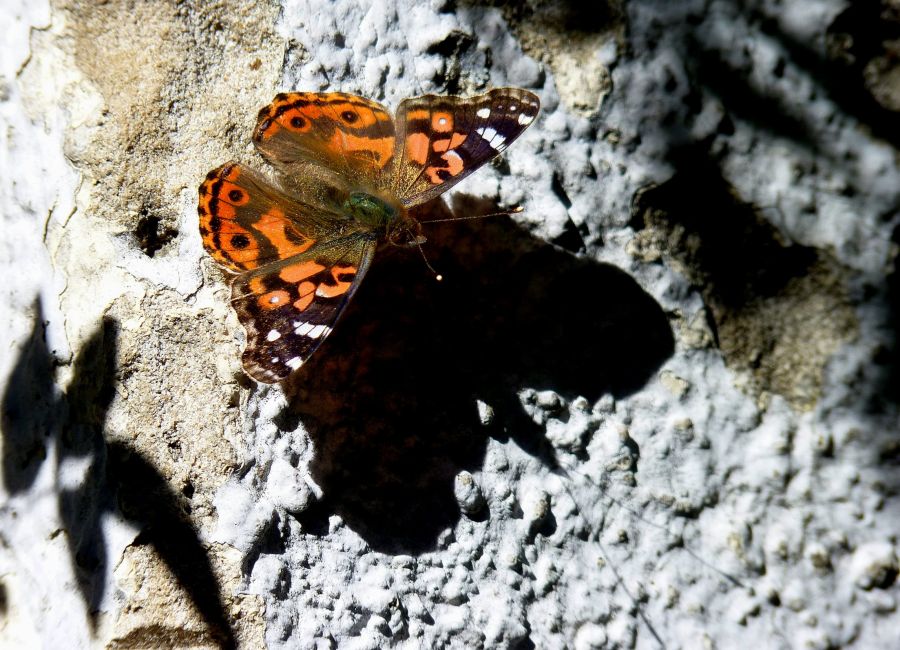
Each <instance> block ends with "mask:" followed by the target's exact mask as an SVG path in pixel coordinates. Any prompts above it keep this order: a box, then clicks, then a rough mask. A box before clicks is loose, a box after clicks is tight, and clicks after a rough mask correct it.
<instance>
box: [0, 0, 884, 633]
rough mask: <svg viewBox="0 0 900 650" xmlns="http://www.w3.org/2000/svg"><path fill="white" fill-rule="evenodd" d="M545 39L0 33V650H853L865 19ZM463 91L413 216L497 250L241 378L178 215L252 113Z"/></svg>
mask: <svg viewBox="0 0 900 650" xmlns="http://www.w3.org/2000/svg"><path fill="white" fill-rule="evenodd" d="M579 7H580V5H579V4H578V3H551V2H542V1H539V0H521V1H517V2H512V1H499V0H498V1H496V2H491V3H474V2H455V3H454V2H441V1H440V0H438V1H435V2H430V3H420V2H413V1H412V0H391V1H388V0H383V1H380V2H360V1H358V0H335V1H334V2H327V3H326V2H319V1H317V0H284V1H283V2H282V3H281V4H280V5H279V4H278V3H276V2H274V1H273V2H260V3H226V2H221V3H209V2H186V3H185V2H174V1H173V2H157V3H140V2H137V3H133V2H125V1H119V0H110V1H108V2H105V3H93V2H77V1H75V0H70V1H62V0H60V1H57V2H51V3H50V4H49V5H42V4H40V3H32V2H16V3H12V4H11V8H10V9H9V10H5V11H4V12H0V31H2V33H3V34H4V35H5V38H6V40H5V41H4V42H3V43H2V45H0V53H2V56H0V66H2V69H0V169H2V171H3V174H2V175H0V219H2V225H3V233H4V237H3V244H2V247H0V262H2V269H3V271H4V272H5V277H6V278H7V283H6V287H7V290H6V291H5V292H4V293H3V297H2V300H0V306H2V310H3V312H2V313H3V320H2V322H3V323H4V324H5V325H6V327H7V336H6V341H7V344H6V345H5V346H4V348H3V354H2V355H0V377H2V378H3V382H2V386H3V390H2V397H0V399H2V416H3V419H2V432H3V435H2V479H3V484H2V492H0V494H2V501H0V542H2V543H0V646H2V647H11V648H12V647H16V648H19V647H40V646H44V647H114V648H133V647H220V646H233V645H236V646H238V647H246V648H257V647H261V646H262V645H267V646H269V647H273V648H280V647H283V648H297V647H300V648H307V647H310V648H311V647H341V648H375V647H385V646H396V647H408V648H415V647H460V648H462V647H466V648H470V647H492V648H494V647H500V648H514V647H539V648H563V647H575V648H603V647H610V648H615V647H625V648H631V647H638V648H657V647H666V648H679V647H684V648H695V647H713V648H729V647H740V646H742V645H745V644H746V641H747V639H753V640H754V641H755V642H756V643H757V644H758V645H760V646H762V647H785V648H789V647H811V648H834V647H859V648H879V647H884V648H892V647H895V646H896V644H897V630H898V629H900V615H898V612H897V599H898V595H900V594H898V590H900V587H898V581H897V575H898V570H900V563H898V553H897V524H896V522H897V521H898V515H900V512H898V499H897V490H898V487H900V484H898V478H897V474H896V465H897V459H898V449H900V446H898V444H897V442H896V440H897V435H898V428H900V427H898V415H900V408H898V401H900V370H898V369H900V348H898V345H897V340H896V339H897V322H898V314H900V307H898V305H900V273H898V268H897V265H898V262H897V249H898V243H900V234H898V233H900V202H898V198H900V165H898V147H900V135H898V134H900V129H898V119H900V118H898V112H897V111H898V100H897V97H898V96H900V85H898V79H900V72H898V70H900V68H898V65H897V56H896V52H897V43H898V42H900V18H898V8H897V4H896V2H893V1H891V0H882V2H880V3H879V2H857V3H851V2H844V1H841V0H783V1H781V2H776V1H775V0H754V1H753V2H736V1H734V0H688V1H685V2H666V1H663V0H659V1H653V0H629V1H627V2H626V1H622V2H619V1H615V2H609V3H606V4H605V5H603V6H602V7H600V8H599V9H598V11H596V12H587V11H585V10H581V9H579ZM503 84H510V85H519V86H523V87H526V88H530V89H532V90H534V91H535V92H538V93H540V95H541V97H542V101H543V111H542V116H541V118H540V119H539V120H538V122H537V123H536V124H535V125H534V126H533V127H532V128H530V129H529V130H528V131H527V132H526V133H525V135H524V136H523V137H522V138H521V139H520V140H519V141H518V142H516V144H515V145H514V146H513V147H512V148H511V149H510V150H509V151H508V152H507V153H506V154H505V155H504V156H503V158H502V160H500V161H498V162H497V163H495V164H493V165H489V166H487V167H486V168H485V169H483V170H481V171H479V172H478V173H477V174H475V175H474V176H472V177H471V178H470V179H468V180H467V181H466V182H465V183H463V184H461V185H460V186H459V188H458V189H457V190H456V191H455V192H453V196H452V197H451V198H450V201H449V204H450V206H451V208H452V210H453V212H454V213H456V214H458V215H477V214H483V213H488V212H493V211H496V210H497V209H498V206H499V207H501V208H502V207H512V206H516V205H521V206H522V207H523V208H524V211H523V212H521V213H517V214H515V215H514V217H513V218H499V217H498V218H493V219H487V220H474V221H459V222H456V223H442V224H439V225H437V224H436V225H433V226H426V234H427V236H428V238H429V243H428V245H427V247H426V252H427V255H428V258H429V260H430V262H431V264H432V265H433V266H434V267H435V268H436V269H437V270H438V271H439V272H440V273H441V274H442V275H443V276H444V281H443V282H441V283H437V282H435V281H434V279H433V277H432V276H431V275H430V274H429V272H428V271H427V268H426V267H425V265H424V264H423V263H422V261H421V259H420V258H419V257H418V254H417V253H415V252H413V253H412V254H410V253H409V251H405V250H385V251H383V252H382V254H381V255H380V256H379V258H378V260H377V261H376V263H375V265H374V266H373V268H372V270H371V271H370V274H369V277H368V278H367V279H366V281H365V283H364V284H363V287H362V288H361V290H360V291H359V293H358V295H357V297H356V298H355V299H354V302H353V304H352V305H351V306H350V308H349V309H348V313H347V314H346V316H345V317H344V318H343V319H342V321H341V323H340V326H339V327H338V328H337V330H336V331H335V333H334V334H333V335H332V336H331V337H330V338H329V339H328V342H327V343H326V344H325V346H323V348H322V350H321V351H320V352H319V353H318V354H317V355H316V357H314V359H313V360H312V361H311V362H310V363H308V364H307V365H305V366H304V367H303V368H302V369H301V370H300V371H299V372H298V373H297V374H296V375H295V376H294V377H292V378H291V379H290V380H289V381H287V382H285V383H284V384H283V385H280V386H273V387H264V386H259V385H256V384H254V383H253V382H252V381H250V380H249V379H247V378H246V377H244V376H243V374H242V373H241V371H240V366H239V362H238V358H239V350H240V344H241V333H240V332H241V330H240V327H239V325H238V323H237V320H236V318H235V317H234V315H233V314H232V313H231V311H230V309H229V307H228V302H227V296H228V291H227V287H226V285H225V282H224V277H223V275H222V273H221V272H220V271H219V270H218V269H217V268H216V266H215V264H213V263H212V262H211V260H209V259H208V258H207V257H206V256H205V254H204V253H203V251H202V248H201V245H200V238H199V236H198V232H197V227H196V187H197V185H198V184H199V182H200V180H201V179H202V177H203V175H204V174H205V173H206V171H207V170H209V169H211V168H212V167H214V166H216V165H218V164H220V163H222V162H224V161H226V160H228V159H230V158H235V159H239V160H243V161H246V162H248V163H252V164H253V165H254V166H257V167H261V166H262V163H261V162H260V160H259V158H258V157H257V156H256V154H255V153H254V152H253V150H252V147H251V146H250V144H249V135H250V132H251V129H252V126H253V124H254V121H255V115H256V112H257V110H258V109H259V107H261V106H262V105H264V104H265V103H267V102H268V101H269V100H270V99H271V97H272V96H273V94H274V93H275V92H277V91H278V90H283V89H305V90H344V91H349V92H357V93H360V94H363V95H366V96H369V97H373V98H375V99H378V100H381V101H384V102H385V103H386V104H387V105H389V106H396V104H397V103H398V102H399V101H400V100H401V99H402V98H403V97H406V96H409V95H412V94H417V93H421V92H444V93H446V92H451V93H460V94H467V93H473V92H478V91H480V90H483V89H484V88H487V87H490V86H499V85H503ZM448 215H449V211H448V208H447V207H442V206H431V207H430V208H429V209H428V210H425V211H423V212H422V215H421V216H422V217H423V219H427V218H429V217H431V218H435V217H446V216H448Z"/></svg>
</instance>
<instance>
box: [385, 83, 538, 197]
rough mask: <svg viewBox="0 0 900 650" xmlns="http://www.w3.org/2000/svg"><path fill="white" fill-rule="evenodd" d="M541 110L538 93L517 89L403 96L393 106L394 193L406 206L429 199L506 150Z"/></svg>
mask: <svg viewBox="0 0 900 650" xmlns="http://www.w3.org/2000/svg"><path fill="white" fill-rule="evenodd" d="M539 110H540V100H539V99H538V97H537V95H535V94H534V93H531V92H528V91H527V90H522V89H521V88H495V89H493V90H490V91H488V92H487V93H485V94H483V95H476V96H474V97H467V98H461V97H442V96H437V95H425V96H423V97H413V98H410V99H407V100H404V101H403V103H401V104H400V108H399V110H398V111H397V120H396V123H397V144H396V151H395V153H394V158H395V163H394V164H395V168H394V176H393V188H392V191H393V193H394V194H395V195H396V196H398V197H399V198H400V199H401V200H402V201H403V203H404V205H406V206H407V207H409V206H413V205H418V204H420V203H424V202H425V201H428V200H430V199H433V198H434V197H436V196H438V195H439V194H441V193H442V192H444V191H446V190H447V189H448V188H450V187H452V186H453V185H455V184H456V183H458V182H459V181H461V180H462V179H464V178H465V177H466V176H468V175H469V174H471V173H472V172H473V171H475V170H476V169H478V168H479V167H481V166H482V165H483V164H484V163H486V162H487V161H488V160H490V159H491V158H493V157H494V156H496V155H498V154H499V153H500V152H502V151H503V150H504V149H506V148H507V147H508V146H509V145H510V143H511V142H512V141H513V140H515V139H516V138H517V137H519V135H521V134H522V132H523V131H524V130H525V129H526V128H528V125H529V124H531V123H532V122H533V121H534V118H535V117H537V114H538V111H539Z"/></svg>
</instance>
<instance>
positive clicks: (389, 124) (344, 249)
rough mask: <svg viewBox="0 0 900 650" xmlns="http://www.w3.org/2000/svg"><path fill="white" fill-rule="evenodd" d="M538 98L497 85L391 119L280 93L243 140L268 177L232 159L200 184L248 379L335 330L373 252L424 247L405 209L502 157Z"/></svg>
mask: <svg viewBox="0 0 900 650" xmlns="http://www.w3.org/2000/svg"><path fill="white" fill-rule="evenodd" d="M539 109H540V100H539V99H538V97H537V95H535V94H534V93H531V92H529V91H527V90H522V89H519V88H495V89H493V90H490V91H488V92H486V93H484V94H482V95H476V96H473V97H468V98H462V97H452V96H438V95H424V96H421V97H412V98H409V99H405V100H404V101H402V102H401V103H400V106H399V108H398V110H397V114H396V116H394V117H391V114H390V113H389V112H388V111H387V109H386V108H385V107H384V106H382V105H381V104H379V103H377V102H374V101H371V100H369V99H365V98H363V97H358V96H356V95H350V94H346V93H304V92H292V93H281V94H279V95H276V96H275V99H274V100H273V101H272V103H271V104H269V105H268V106H266V107H265V108H263V109H262V110H261V111H260V112H259V116H258V118H257V123H256V128H255V129H254V131H253V143H254V145H255V146H256V148H257V150H258V151H259V153H260V154H262V156H263V158H265V159H266V160H267V161H268V162H269V163H270V164H271V165H272V166H274V167H275V169H276V170H277V171H278V172H279V182H277V183H276V182H273V181H271V180H269V179H268V178H267V177H266V176H264V175H262V174H260V173H259V172H256V171H254V170H253V169H250V168H249V167H247V166H244V165H241V164H240V163H236V162H228V163H226V164H224V165H222V166H221V167H218V168H216V169H214V170H212V171H211V172H209V174H207V176H206V179H205V180H204V181H203V183H202V184H201V185H200V199H199V204H198V207H197V211H198V213H199V217H200V235H201V237H202V240H203V246H204V248H205V249H206V251H207V252H208V253H209V254H210V255H211V256H212V258H213V259H214V260H215V261H216V262H218V263H219V264H220V265H221V266H222V267H224V269H225V270H226V271H227V272H229V273H230V274H233V279H232V281H231V304H232V306H233V307H234V309H235V311H236V312H237V315H238V319H239V320H240V321H241V324H242V325H243V326H244V329H245V330H246V332H247V345H246V348H245V349H244V353H243V356H242V361H243V366H244V370H245V371H246V372H247V374H249V375H250V376H251V377H253V378H254V379H255V380H256V381H259V382H262V383H274V382H277V381H280V380H282V379H285V378H286V377H288V376H289V375H290V374H291V373H292V372H294V371H295V370H296V369H297V368H299V367H300V366H301V365H302V364H303V363H304V362H305V361H306V360H307V359H309V357H310V356H311V355H312V354H313V352H315V350H316V349H317V348H318V347H319V345H320V344H321V343H322V341H323V340H324V339H325V337H326V336H328V334H329V333H330V332H331V331H332V329H333V328H334V325H335V322H336V321H337V319H338V318H339V317H340V315H341V313H342V311H343V310H344V308H345V307H346V305H347V303H348V302H349V300H350V298H351V297H352V296H353V294H354V292H355V291H356V289H357V287H359V283H360V281H361V280H362V278H363V276H364V275H365V274H366V270H367V269H368V268H369V266H370V264H371V263H372V258H373V256H374V254H375V250H376V248H377V247H378V245H379V244H380V243H384V242H388V243H392V244H397V245H404V244H405V245H412V244H421V243H422V242H423V241H424V237H422V233H421V224H420V223H419V222H418V221H416V220H415V219H414V218H413V217H412V216H410V214H409V210H410V208H412V207H414V206H417V205H420V204H422V203H425V202H427V201H429V200H431V199H434V198H435V197H437V196H438V195H440V194H441V193H443V192H445V191H446V190H447V189H449V188H450V187H452V186H454V185H455V184H456V183H458V182H459V181H461V180H462V179H464V178H465V177H466V176H468V175H469V174H471V173H472V172H473V171H475V170H476V169H478V168H479V167H480V166H481V165H483V164H484V163H486V162H487V161H489V160H491V159H492V158H493V157H495V156H496V155H498V154H499V153H500V152H502V151H503V150H504V149H506V148H507V147H508V146H509V144H510V143H511V142H512V141H513V140H515V139H516V138H517V137H518V136H519V135H521V133H522V132H523V131H524V130H525V129H526V128H527V127H528V125H529V124H531V123H532V122H533V121H534V119H535V117H537V114H538V111H539Z"/></svg>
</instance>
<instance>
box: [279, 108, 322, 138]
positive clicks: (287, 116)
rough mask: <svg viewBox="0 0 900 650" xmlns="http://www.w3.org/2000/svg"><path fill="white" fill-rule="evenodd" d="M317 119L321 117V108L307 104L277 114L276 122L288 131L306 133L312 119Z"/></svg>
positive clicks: (311, 123)
mask: <svg viewBox="0 0 900 650" xmlns="http://www.w3.org/2000/svg"><path fill="white" fill-rule="evenodd" d="M319 119H322V108H321V107H320V106H313V105H308V106H304V107H302V108H300V107H297V108H290V109H288V110H286V111H285V112H284V113H282V114H281V115H279V116H278V119H277V120H276V122H277V123H278V124H279V125H280V126H283V127H284V128H286V129H287V130H288V131H293V132H295V133H307V132H309V131H310V130H311V129H312V125H313V121H314V120H319Z"/></svg>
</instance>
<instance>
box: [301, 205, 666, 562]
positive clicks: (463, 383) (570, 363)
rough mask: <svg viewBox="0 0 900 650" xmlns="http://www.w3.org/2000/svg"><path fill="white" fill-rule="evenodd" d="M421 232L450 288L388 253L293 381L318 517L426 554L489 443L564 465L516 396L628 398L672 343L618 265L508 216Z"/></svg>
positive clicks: (392, 548)
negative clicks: (463, 473)
mask: <svg viewBox="0 0 900 650" xmlns="http://www.w3.org/2000/svg"><path fill="white" fill-rule="evenodd" d="M489 211H490V209H489V208H485V207H484V206H481V207H474V206H469V207H468V208H466V209H465V210H460V211H458V212H459V213H460V214H479V213H485V212H489ZM437 216H438V215H435V217H434V218H437ZM425 220H427V219H425ZM425 227H426V234H427V235H428V237H429V243H428V244H426V252H427V254H428V257H429V259H430V261H431V263H432V264H433V265H434V267H435V268H436V269H437V270H438V272H439V273H441V274H442V275H443V276H444V279H443V280H442V281H440V282H437V281H435V280H434V279H433V278H431V277H429V273H428V271H427V270H426V268H425V265H424V264H423V262H422V259H421V258H420V256H419V255H418V253H417V252H416V251H415V250H412V251H409V250H399V249H386V250H383V251H380V254H379V256H378V258H377V259H376V261H375V263H374V265H373V268H372V270H371V271H370V273H369V277H367V278H366V280H365V282H364V283H363V286H362V287H361V288H360V290H359V292H358V294H357V297H356V298H355V299H354V302H353V303H352V304H351V306H350V307H349V308H348V313H347V314H346V315H345V317H344V318H343V319H342V320H341V322H340V325H339V326H338V327H337V329H336V330H335V332H334V334H332V336H331V337H330V338H329V340H328V341H327V342H326V343H325V344H324V345H323V347H322V349H321V350H320V351H319V352H318V353H317V354H316V355H315V356H314V357H313V358H312V359H311V360H310V361H309V362H308V363H307V364H306V365H305V366H304V367H303V368H301V369H300V371H299V372H298V373H297V374H296V375H295V376H294V378H292V380H291V381H290V382H289V384H287V385H286V390H287V392H288V395H289V396H290V406H289V413H286V414H285V415H286V416H293V417H299V418H300V420H301V421H302V422H303V424H304V426H305V427H306V429H307V430H308V431H309V433H310V435H311V436H312V439H313V441H314V443H315V445H316V451H317V454H316V457H315V459H314V460H313V464H312V468H311V469H312V472H313V476H314V478H315V480H316V481H317V483H318V484H319V485H320V486H321V487H322V488H323V490H324V492H325V499H326V502H325V503H324V504H322V506H321V507H320V508H316V511H322V512H324V511H330V512H333V513H336V514H339V515H340V516H341V517H342V518H343V520H344V521H345V522H346V523H347V524H348V525H349V526H351V527H352V528H353V529H354V530H356V531H357V532H358V533H359V534H360V535H362V536H363V537H364V539H366V541H367V542H368V543H369V544H370V545H372V546H373V547H374V548H376V549H379V550H383V551H388V552H423V551H426V550H429V549H431V548H433V547H434V545H435V541H436V538H437V536H438V534H439V533H440V531H441V530H443V529H444V528H446V527H448V526H452V525H453V523H454V522H455V521H456V520H457V519H458V517H459V508H458V504H457V502H456V499H455V497H454V492H453V485H454V477H455V476H456V475H457V474H458V473H459V471H460V470H462V469H469V470H474V469H477V468H478V467H480V465H481V463H482V461H483V458H484V453H485V448H486V445H487V439H488V436H492V437H495V438H501V439H502V438H505V437H507V436H509V437H512V438H513V439H515V441H516V442H517V443H518V444H519V445H520V446H521V447H522V448H524V449H526V450H528V451H529V452H531V453H533V454H534V455H536V456H538V457H540V458H542V459H543V460H544V461H545V462H547V463H548V464H549V465H551V466H554V465H555V459H554V456H553V453H552V450H551V449H550V447H549V444H548V442H547V441H546V440H545V439H544V438H543V435H542V431H543V430H542V428H540V427H538V426H537V425H536V424H535V423H534V422H533V421H532V420H531V419H530V418H529V417H528V416H527V415H526V414H525V412H524V411H523V408H522V405H521V402H520V399H519V396H518V391H519V390H520V389H522V388H526V387H527V388H534V389H538V390H540V389H544V388H546V389H550V388H552V389H553V390H554V391H556V392H557V393H559V394H561V395H562V396H563V397H566V398H573V397H575V396H577V395H583V396H585V397H587V398H588V399H590V400H596V399H597V398H599V397H600V396H601V395H603V394H605V393H611V394H613V395H615V396H623V395H627V394H628V393H631V392H633V391H635V390H637V389H638V388H640V387H641V386H642V385H643V384H644V383H645V382H646V381H647V379H648V378H649V377H650V376H651V375H652V374H653V373H654V371H655V370H656V369H657V368H658V367H659V366H660V364H662V363H663V361H665V359H666V358H668V357H669V356H670V355H671V354H672V351H673V346H674V342H673V337H672V333H671V330H670V328H669V324H668V322H667V320H666V317H665V315H664V314H663V312H662V310H661V309H660V307H659V306H658V305H657V304H656V302H655V301H654V300H653V299H652V298H650V296H648V295H647V294H646V293H645V292H644V291H643V290H642V289H640V287H638V285H637V284H636V283H635V282H634V281H633V280H632V279H631V278H630V277H629V276H628V275H626V274H625V273H623V272H622V271H620V270H618V269H616V268H614V267H612V266H609V265H605V264H598V263H596V262H593V261H590V260H586V259H583V258H579V257H575V256H573V255H571V254H569V253H568V252H565V251H562V250H560V249H558V248H556V247H553V246H551V245H548V244H546V243H545V242H542V241H540V240H537V239H535V238H533V237H531V236H530V235H528V234H527V233H526V232H524V231H523V230H522V229H520V228H519V227H517V226H516V225H515V224H514V223H513V222H512V221H511V220H509V219H508V218H495V219H490V220H484V221H480V222H478V223H477V224H474V223H473V222H455V223H451V224H434V225H430V226H429V225H426V226H425ZM479 401H480V402H482V403H483V404H482V406H481V411H479V404H478V402H479ZM485 405H486V406H487V407H488V408H485ZM488 412H490V413H492V417H487V418H486V417H485V413H488ZM487 420H489V422H487V423H486V421H487ZM320 515H321V512H320ZM314 516H315V515H313V514H312V513H307V514H305V515H304V517H314ZM305 523H307V524H308V527H309V526H312V527H314V525H315V522H313V521H310V522H305Z"/></svg>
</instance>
